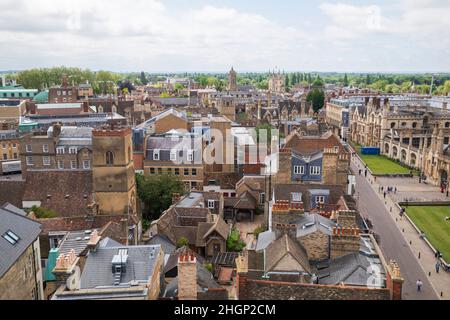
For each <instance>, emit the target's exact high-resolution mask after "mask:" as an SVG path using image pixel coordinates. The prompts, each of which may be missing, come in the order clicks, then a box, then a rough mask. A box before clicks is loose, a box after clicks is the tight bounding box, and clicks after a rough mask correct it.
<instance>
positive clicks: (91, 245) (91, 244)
mask: <svg viewBox="0 0 450 320" xmlns="http://www.w3.org/2000/svg"><path fill="white" fill-rule="evenodd" d="M100 239H101V237H100V236H99V235H98V231H97V230H94V231H92V233H91V236H90V238H89V241H88V243H87V247H88V249H89V250H92V251H94V252H95V251H96V250H97V247H98V244H99V243H100Z"/></svg>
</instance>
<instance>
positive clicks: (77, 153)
mask: <svg viewBox="0 0 450 320" xmlns="http://www.w3.org/2000/svg"><path fill="white" fill-rule="evenodd" d="M19 150H20V152H19V153H20V158H21V162H22V171H23V174H24V176H26V174H27V173H28V172H30V171H36V170H41V171H42V170H57V171H67V170H88V171H90V170H91V166H92V129H91V128H86V127H67V126H61V125H60V124H55V125H53V126H51V127H50V128H49V129H48V130H47V131H46V132H40V131H35V132H31V133H27V134H24V135H23V137H22V138H21V143H20V148H19Z"/></svg>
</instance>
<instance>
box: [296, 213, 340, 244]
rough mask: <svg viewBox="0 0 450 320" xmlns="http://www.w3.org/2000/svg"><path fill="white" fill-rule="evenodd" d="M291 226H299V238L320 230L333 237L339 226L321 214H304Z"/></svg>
mask: <svg viewBox="0 0 450 320" xmlns="http://www.w3.org/2000/svg"><path fill="white" fill-rule="evenodd" d="M291 224H295V225H297V238H299V237H303V236H305V235H308V234H310V233H313V232H315V231H318V230H319V231H321V232H323V233H325V234H327V235H329V236H331V235H332V233H333V228H334V227H336V226H337V224H336V223H334V222H333V221H332V220H330V219H327V218H325V217H322V216H321V215H319V214H304V215H302V216H301V217H300V218H298V219H297V220H295V221H292V222H291Z"/></svg>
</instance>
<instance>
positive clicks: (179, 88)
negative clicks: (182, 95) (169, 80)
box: [173, 83, 184, 92]
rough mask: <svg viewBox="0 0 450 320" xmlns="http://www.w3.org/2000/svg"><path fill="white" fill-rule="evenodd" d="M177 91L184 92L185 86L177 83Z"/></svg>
mask: <svg viewBox="0 0 450 320" xmlns="http://www.w3.org/2000/svg"><path fill="white" fill-rule="evenodd" d="M173 88H174V89H175V91H177V92H180V91H181V90H184V86H183V85H182V84H181V83H176V84H175V86H174V87H173Z"/></svg>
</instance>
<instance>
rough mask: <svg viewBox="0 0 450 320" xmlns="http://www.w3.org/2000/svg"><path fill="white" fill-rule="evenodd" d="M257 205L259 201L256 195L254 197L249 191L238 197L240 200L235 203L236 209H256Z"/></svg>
mask: <svg viewBox="0 0 450 320" xmlns="http://www.w3.org/2000/svg"><path fill="white" fill-rule="evenodd" d="M257 206H258V203H257V201H256V199H255V197H253V195H252V194H251V193H250V192H248V191H245V192H244V193H243V194H241V195H240V196H239V198H238V201H237V202H236V204H235V205H234V207H235V208H236V209H251V210H254V209H256V207H257Z"/></svg>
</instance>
